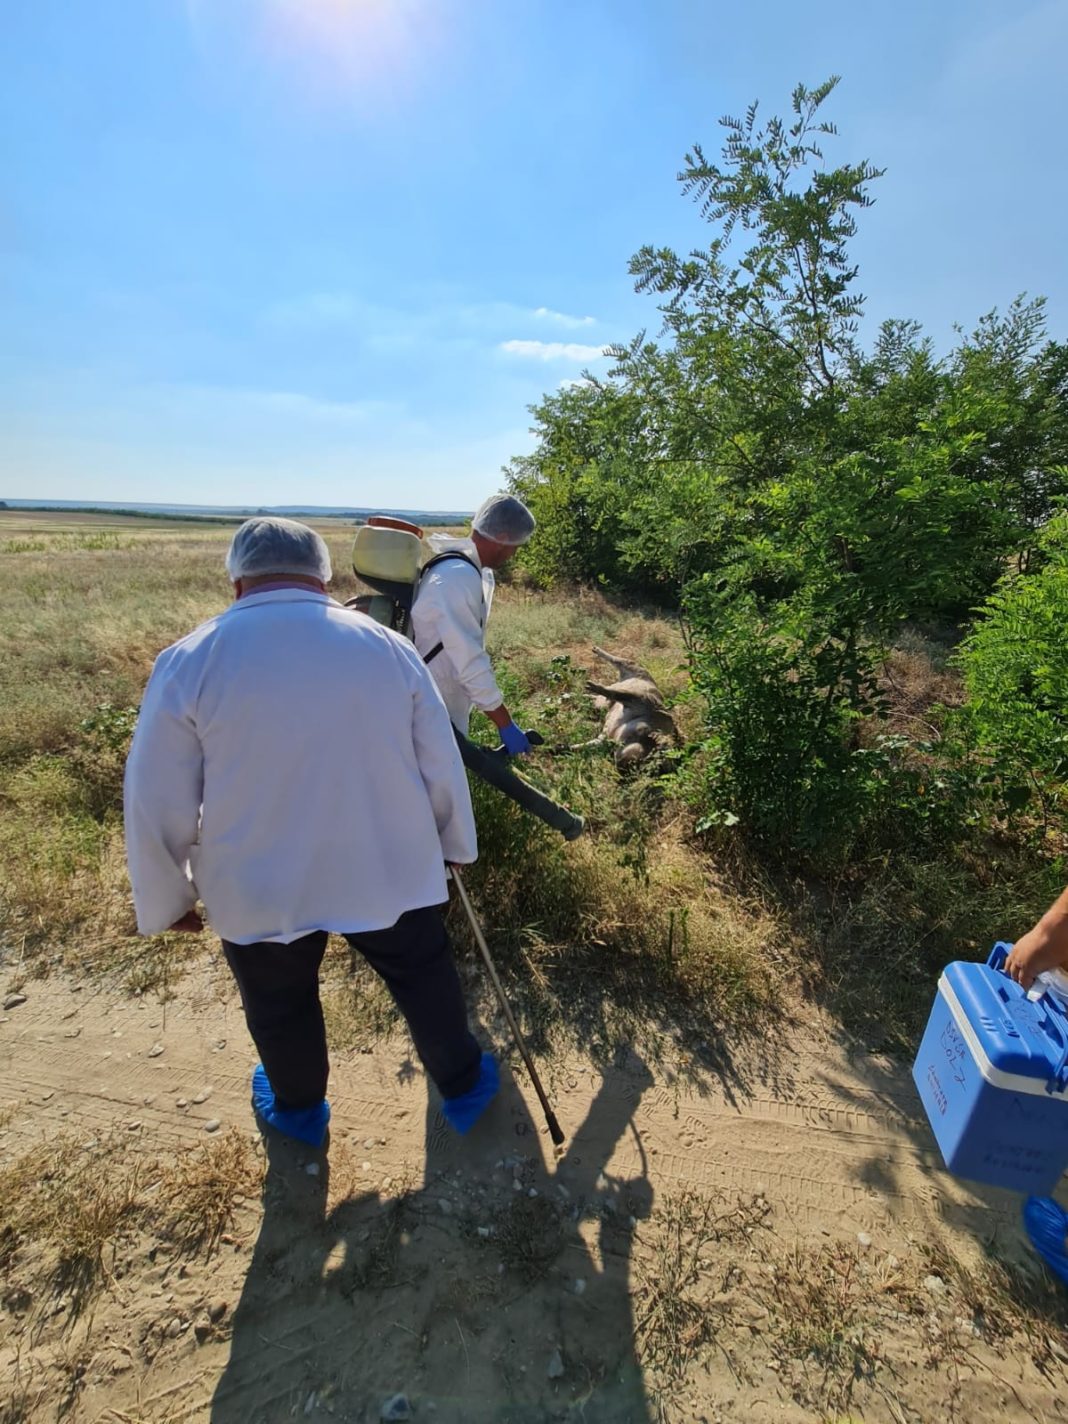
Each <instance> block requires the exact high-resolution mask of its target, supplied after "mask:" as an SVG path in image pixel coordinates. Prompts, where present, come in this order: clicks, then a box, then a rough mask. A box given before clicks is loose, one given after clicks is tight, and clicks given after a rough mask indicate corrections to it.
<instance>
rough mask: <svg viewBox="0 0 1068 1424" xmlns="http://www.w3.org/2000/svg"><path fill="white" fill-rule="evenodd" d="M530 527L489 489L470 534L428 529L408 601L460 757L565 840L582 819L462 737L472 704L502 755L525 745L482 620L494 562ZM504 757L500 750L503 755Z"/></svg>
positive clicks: (521, 752) (520, 510)
mask: <svg viewBox="0 0 1068 1424" xmlns="http://www.w3.org/2000/svg"><path fill="white" fill-rule="evenodd" d="M533 532H534V516H533V515H532V514H531V512H530V510H529V509H527V507H526V505H525V504H523V503H522V501H521V500H518V499H516V498H515V496H514V495H510V494H495V495H492V496H491V497H490V498H489V499H487V500H486V501H485V503H484V504H483V505H482V507H481V508H480V509H479V510H478V512H477V514H476V515H475V517H474V519H473V520H472V522H471V536H470V538H467V539H457V538H454V537H450V536H446V535H435V536H432V543H433V547H434V551H435V552H434V557H433V558H432V559H430V560H429V561H428V562H427V564H426V565H425V566H424V569H423V573H422V575H421V576H420V579H419V586H418V589H417V590H416V595H415V599H414V602H413V603H412V637H413V640H414V642H415V646H416V647H417V648H418V650H419V652H420V653H421V654H422V656H423V660H424V662H425V663H426V664H427V666H428V667H429V668H430V671H431V673H432V674H433V676H434V681H435V682H436V683H437V685H438V687H439V689H440V690H441V695H442V697H443V698H444V699H445V706H446V707H447V708H448V709H449V716H450V717H451V718H452V722H453V725H454V726H455V728H456V731H457V733H458V736H457V740H458V741H459V744H460V751H461V754H462V756H463V759H464V762H465V764H466V765H467V766H468V767H469V769H470V770H471V771H473V772H474V773H475V774H476V775H477V776H480V777H481V778H482V779H483V780H484V781H488V782H490V783H491V784H492V785H494V786H496V787H497V788H498V789H499V790H501V791H503V792H504V793H505V794H506V795H507V796H511V797H512V799H513V800H514V801H517V802H518V803H519V804H520V805H521V806H523V807H524V809H526V810H528V811H531V812H533V814H534V815H536V816H539V817H540V818H541V819H542V820H543V821H546V822H547V823H548V824H549V825H551V826H552V827H554V829H556V830H558V831H559V832H560V833H561V834H562V835H563V836H564V838H565V839H566V840H574V839H575V838H576V837H577V836H579V835H581V834H582V831H583V829H584V822H583V819H582V817H581V816H576V815H574V814H573V813H572V812H571V811H569V810H567V809H566V807H563V806H559V805H557V803H556V802H555V801H551V800H550V799H549V798H548V797H547V796H543V795H542V793H541V792H540V791H538V790H537V789H536V788H535V787H533V786H531V785H530V784H529V783H528V782H526V781H523V780H522V779H521V778H520V777H518V776H516V775H515V774H514V773H513V772H512V771H511V770H510V769H509V768H508V767H507V766H505V765H503V764H502V761H501V758H502V756H503V755H504V753H502V752H500V750H498V754H497V756H496V757H494V756H492V755H491V754H489V753H487V752H486V751H485V750H484V749H483V748H481V747H477V746H475V745H474V744H473V743H471V742H469V741H468V740H467V732H468V728H469V726H470V722H471V713H472V711H473V710H474V709H475V708H478V710H479V711H480V712H484V713H485V715H486V716H487V717H488V718H489V719H490V721H491V722H492V723H493V724H494V726H495V727H496V728H497V732H498V735H499V736H500V739H501V742H502V744H503V748H504V752H506V753H507V756H508V757H516V756H525V755H526V754H527V753H528V752H529V751H530V749H531V744H530V741H529V739H528V737H527V735H526V733H525V732H524V731H523V730H522V728H521V727H519V726H518V725H517V724H516V722H514V721H513V719H512V714H511V713H510V712H509V711H508V708H507V707H506V706H505V702H504V697H503V696H502V694H501V690H500V688H499V687H498V685H497V679H496V677H495V676H494V673H493V664H492V663H491V662H490V657H489V654H488V653H487V652H486V623H487V621H488V619H489V615H490V609H491V607H492V605H493V593H494V588H495V580H494V576H493V575H494V570H495V569H499V568H502V567H503V566H504V565H505V564H506V563H507V562H508V561H509V559H511V558H512V557H513V556H514V555H515V554H516V552H517V551H518V550H519V549H520V548H521V547H522V545H524V544H525V543H526V542H527V540H528V539H529V538H530V536H531V535H532V534H533ZM504 759H505V760H507V757H505V758H504Z"/></svg>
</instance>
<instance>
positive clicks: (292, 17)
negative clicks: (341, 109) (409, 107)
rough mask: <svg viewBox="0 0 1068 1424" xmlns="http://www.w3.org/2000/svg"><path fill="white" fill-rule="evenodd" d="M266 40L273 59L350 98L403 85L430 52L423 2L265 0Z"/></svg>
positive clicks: (429, 18)
mask: <svg viewBox="0 0 1068 1424" xmlns="http://www.w3.org/2000/svg"><path fill="white" fill-rule="evenodd" d="M264 5H265V16H264V22H265V28H266V37H267V39H268V42H269V43H270V46H271V49H272V50H273V52H274V53H275V55H276V57H281V58H284V59H285V61H286V62H287V63H292V64H293V65H294V67H295V68H297V69H299V70H302V71H304V72H305V75H306V77H307V78H308V79H310V80H312V81H314V82H315V83H316V85H317V86H321V85H329V86H331V87H333V86H335V85H338V84H340V85H341V86H342V87H343V88H344V89H345V90H347V91H349V92H350V93H352V91H353V90H354V89H355V90H357V91H366V90H368V89H373V90H374V91H375V92H377V93H382V92H385V91H388V90H390V89H391V88H393V87H394V86H396V85H397V84H398V83H400V84H402V85H405V84H406V83H407V82H410V81H411V80H413V79H414V77H415V76H416V74H417V73H418V71H419V70H420V69H421V68H422V62H423V61H424V60H425V58H426V57H427V53H428V51H429V49H430V47H431V42H432V36H431V31H432V29H433V28H434V26H433V19H434V16H433V13H432V9H433V7H432V6H431V5H430V4H429V3H428V0H264Z"/></svg>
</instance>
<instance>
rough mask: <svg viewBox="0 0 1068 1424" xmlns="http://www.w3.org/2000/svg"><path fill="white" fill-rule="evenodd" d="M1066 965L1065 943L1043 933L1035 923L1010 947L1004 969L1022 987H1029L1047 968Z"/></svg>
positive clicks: (1067, 961) (1067, 954)
mask: <svg viewBox="0 0 1068 1424" xmlns="http://www.w3.org/2000/svg"><path fill="white" fill-rule="evenodd" d="M1062 967H1068V953H1066V949H1065V945H1064V944H1063V943H1061V941H1060V940H1059V939H1057V938H1056V937H1051V936H1050V935H1049V934H1046V933H1043V931H1042V928H1041V926H1038V925H1036V926H1035V928H1034V929H1033V930H1030V931H1029V932H1028V933H1027V934H1025V935H1023V936H1022V938H1020V939H1018V940H1017V941H1016V943H1015V944H1014V945H1013V947H1012V951H1011V953H1010V954H1009V957H1008V959H1007V960H1006V961H1005V969H1006V972H1007V973H1008V974H1010V975H1011V976H1012V978H1013V979H1015V980H1016V982H1017V984H1019V985H1020V987H1021V988H1023V989H1030V987H1031V985H1032V984H1033V983H1034V982H1035V978H1036V976H1037V975H1039V974H1042V973H1043V972H1044V971H1045V970H1047V969H1060V968H1062Z"/></svg>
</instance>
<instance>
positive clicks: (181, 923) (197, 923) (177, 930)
mask: <svg viewBox="0 0 1068 1424" xmlns="http://www.w3.org/2000/svg"><path fill="white" fill-rule="evenodd" d="M203 928H204V921H203V919H202V918H201V917H200V915H199V914H198V913H197V911H196V910H186V912H185V914H184V915H183V916H182V918H181V919H180V920H175V922H174V924H173V925H171V927H170V929H169V930H168V931H167V933H168V934H200V932H201V930H202V929H203Z"/></svg>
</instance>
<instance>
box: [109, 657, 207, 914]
mask: <svg viewBox="0 0 1068 1424" xmlns="http://www.w3.org/2000/svg"><path fill="white" fill-rule="evenodd" d="M168 651H169V650H168ZM182 704H183V698H182V696H181V693H180V682H179V679H178V677H177V676H176V675H175V672H174V669H173V667H172V659H171V658H170V657H169V656H168V653H167V652H165V653H161V654H160V656H159V658H157V660H156V665H155V667H154V668H153V669H152V676H151V677H150V678H149V680H148V686H147V687H146V688H145V696H144V700H143V702H142V704H141V714H140V716H139V717H138V719H137V727H136V730H135V731H134V736H133V742H132V744H131V746H130V755H129V757H128V758H127V762H126V777H125V784H124V797H123V800H124V807H125V819H126V862H127V865H128V867H129V871H130V883H131V885H132V886H133V897H134V908H135V909H136V911H137V928H138V930H139V931H140V932H141V934H144V935H151V934H160V933H161V932H162V931H163V930H166V929H169V928H170V926H171V925H173V924H174V922H175V921H176V920H180V919H181V918H182V916H183V915H184V914H185V913H186V911H187V910H191V909H192V908H193V906H194V905H195V904H196V899H197V892H196V886H195V885H194V884H193V880H192V875H191V872H190V869H189V856H190V852H191V850H192V848H193V846H194V845H195V844H196V841H197V837H198V835H199V828H200V803H201V800H202V796H203V789H204V758H203V752H202V750H201V746H200V741H199V739H198V737H197V734H196V729H195V728H194V726H193V722H192V719H191V717H190V716H189V715H188V711H187V710H186V709H185V708H184V707H183V705H182Z"/></svg>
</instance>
